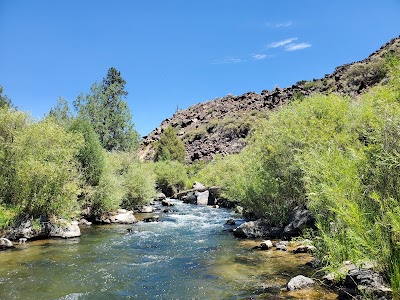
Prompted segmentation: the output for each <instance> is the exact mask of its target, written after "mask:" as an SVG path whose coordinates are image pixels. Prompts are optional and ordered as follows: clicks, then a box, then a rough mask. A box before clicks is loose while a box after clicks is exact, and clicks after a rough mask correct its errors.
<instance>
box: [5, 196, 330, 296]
mask: <svg viewBox="0 0 400 300" xmlns="http://www.w3.org/2000/svg"><path fill="white" fill-rule="evenodd" d="M175 203H176V205H175V207H174V209H175V210H176V212H172V213H168V214H163V213H161V214H160V222H158V223H144V222H139V223H138V224H135V225H133V226H132V225H111V226H108V225H107V226H93V227H90V228H86V229H82V237H81V238H77V239H70V240H62V239H57V240H42V241H34V242H30V243H28V244H25V245H17V248H16V250H14V251H5V252H1V253H0V299H335V298H336V295H335V294H333V293H330V292H329V291H327V290H324V289H322V288H316V289H312V290H304V291H301V292H295V293H289V292H286V291H283V290H282V288H283V287H284V286H285V285H286V283H287V282H288V280H289V279H290V277H291V276H295V275H299V274H303V275H311V274H310V272H311V271H310V270H308V269H307V268H305V267H304V264H305V263H306V262H308V261H310V260H311V259H312V258H311V256H309V255H307V254H301V255H293V254H290V253H286V252H279V251H275V250H272V251H255V250H250V249H251V248H252V247H253V246H254V245H256V244H257V242H256V241H238V240H236V239H235V238H233V237H232V235H231V234H230V233H229V232H228V231H227V230H226V229H227V227H226V226H225V225H224V223H225V221H226V220H227V219H229V218H231V217H232V216H233V214H232V213H231V212H230V211H227V210H223V209H212V208H210V207H199V206H193V205H185V204H182V203H181V202H177V201H175ZM127 229H132V232H131V233H129V234H128V230H127Z"/></svg>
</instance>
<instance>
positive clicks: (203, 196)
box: [195, 191, 210, 205]
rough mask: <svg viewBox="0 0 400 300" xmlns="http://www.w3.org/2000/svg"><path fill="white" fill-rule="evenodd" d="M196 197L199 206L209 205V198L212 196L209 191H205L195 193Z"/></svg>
mask: <svg viewBox="0 0 400 300" xmlns="http://www.w3.org/2000/svg"><path fill="white" fill-rule="evenodd" d="M195 195H196V204H197V205H208V198H209V196H210V192H209V191H204V192H199V191H196V192H195Z"/></svg>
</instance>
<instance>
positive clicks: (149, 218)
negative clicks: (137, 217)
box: [143, 215, 160, 223]
mask: <svg viewBox="0 0 400 300" xmlns="http://www.w3.org/2000/svg"><path fill="white" fill-rule="evenodd" d="M159 219H160V217H159V216H156V215H155V216H151V217H148V218H144V219H143V222H146V223H152V222H158V221H159Z"/></svg>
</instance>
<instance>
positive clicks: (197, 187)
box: [192, 181, 206, 190]
mask: <svg viewBox="0 0 400 300" xmlns="http://www.w3.org/2000/svg"><path fill="white" fill-rule="evenodd" d="M192 188H193V189H194V190H205V189H206V187H205V185H203V184H201V183H200V182H197V181H195V182H194V183H193V186H192Z"/></svg>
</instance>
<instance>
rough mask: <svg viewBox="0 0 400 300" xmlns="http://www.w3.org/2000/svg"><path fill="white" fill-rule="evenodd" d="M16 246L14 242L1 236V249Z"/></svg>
mask: <svg viewBox="0 0 400 300" xmlns="http://www.w3.org/2000/svg"><path fill="white" fill-rule="evenodd" d="M11 248H14V245H13V243H12V242H11V241H10V240H9V239H6V238H0V250H5V249H11Z"/></svg>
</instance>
